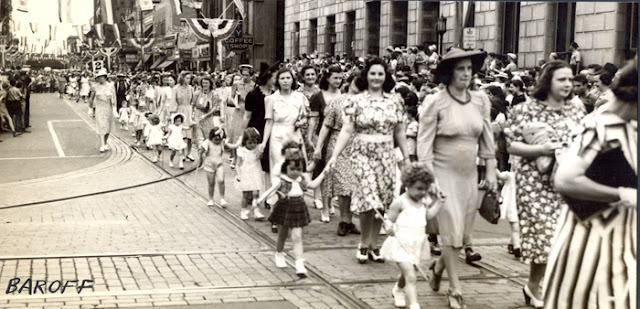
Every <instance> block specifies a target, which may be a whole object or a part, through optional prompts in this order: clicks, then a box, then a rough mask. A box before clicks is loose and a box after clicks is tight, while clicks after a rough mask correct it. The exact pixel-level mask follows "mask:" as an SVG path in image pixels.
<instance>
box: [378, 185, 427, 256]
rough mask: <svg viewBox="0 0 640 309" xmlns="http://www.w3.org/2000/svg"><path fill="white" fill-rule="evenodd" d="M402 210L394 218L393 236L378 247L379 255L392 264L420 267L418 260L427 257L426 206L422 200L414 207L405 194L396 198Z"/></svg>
mask: <svg viewBox="0 0 640 309" xmlns="http://www.w3.org/2000/svg"><path fill="white" fill-rule="evenodd" d="M397 202H399V203H403V204H404V209H403V210H402V211H401V212H400V213H399V214H398V217H397V218H396V222H395V225H396V230H395V236H389V237H387V239H385V241H384V243H382V247H380V255H382V256H383V257H384V258H385V259H386V260H388V261H393V262H399V263H400V262H404V263H413V264H417V265H420V260H421V259H423V258H428V257H429V250H426V249H427V248H428V247H427V246H426V244H427V241H426V240H427V234H426V233H425V227H426V226H427V205H426V204H424V203H425V202H424V200H423V201H421V202H420V203H419V204H418V207H416V206H415V205H414V204H415V202H412V201H409V198H408V197H407V194H406V193H405V194H403V195H401V196H399V197H398V201H397Z"/></svg>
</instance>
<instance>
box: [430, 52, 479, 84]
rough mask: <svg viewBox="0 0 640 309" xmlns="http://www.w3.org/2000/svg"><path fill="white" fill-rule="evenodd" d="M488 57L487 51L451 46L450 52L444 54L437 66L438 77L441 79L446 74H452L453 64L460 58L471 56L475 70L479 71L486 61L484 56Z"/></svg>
mask: <svg viewBox="0 0 640 309" xmlns="http://www.w3.org/2000/svg"><path fill="white" fill-rule="evenodd" d="M486 57H487V54H486V53H485V52H481V51H479V50H462V49H460V48H457V47H453V48H451V50H449V52H448V53H446V54H445V55H444V56H442V60H441V61H440V63H439V64H438V67H437V68H436V74H435V75H436V79H437V80H440V77H442V76H443V75H445V74H451V72H452V69H453V65H454V64H455V63H456V62H458V61H459V60H462V59H466V58H469V59H471V64H472V66H473V71H474V72H478V71H479V70H480V68H481V67H482V63H483V62H484V58H486Z"/></svg>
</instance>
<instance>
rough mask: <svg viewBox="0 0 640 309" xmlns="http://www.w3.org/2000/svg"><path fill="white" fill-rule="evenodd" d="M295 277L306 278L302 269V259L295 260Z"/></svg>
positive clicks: (305, 272) (305, 270)
mask: <svg viewBox="0 0 640 309" xmlns="http://www.w3.org/2000/svg"><path fill="white" fill-rule="evenodd" d="M296 275H298V277H300V278H306V277H307V269H306V268H305V267H304V259H299V260H296Z"/></svg>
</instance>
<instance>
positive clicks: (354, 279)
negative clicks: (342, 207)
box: [0, 94, 528, 309]
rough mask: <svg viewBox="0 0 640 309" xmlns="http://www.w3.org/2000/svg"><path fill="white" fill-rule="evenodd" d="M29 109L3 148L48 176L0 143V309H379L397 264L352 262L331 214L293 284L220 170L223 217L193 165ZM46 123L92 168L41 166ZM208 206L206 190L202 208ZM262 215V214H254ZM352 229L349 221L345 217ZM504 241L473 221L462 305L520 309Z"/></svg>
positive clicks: (45, 106)
mask: <svg viewBox="0 0 640 309" xmlns="http://www.w3.org/2000/svg"><path fill="white" fill-rule="evenodd" d="M32 98H35V102H36V103H35V105H36V106H40V105H42V107H38V108H37V109H34V111H32V115H34V116H33V117H34V119H39V120H37V121H34V125H33V126H34V127H33V131H34V132H33V133H31V135H24V136H21V137H17V138H15V140H16V142H17V141H18V139H23V140H24V141H22V140H21V142H23V143H28V144H29V145H34V146H29V147H32V148H28V149H37V150H38V151H41V152H42V153H41V154H38V156H45V157H50V158H46V159H37V160H42V162H43V163H42V164H43V166H45V167H48V168H49V169H48V170H47V173H42V174H38V172H37V171H32V170H30V169H38V168H41V167H39V166H34V165H31V164H32V163H25V162H24V161H27V160H29V161H33V160H36V159H26V158H22V159H20V157H24V156H28V155H27V154H26V153H27V152H24V151H22V150H20V149H16V148H14V147H20V145H22V144H10V145H11V147H8V146H7V140H11V139H13V138H12V137H7V136H8V135H6V134H5V135H4V136H3V137H4V139H5V142H4V143H3V144H0V147H1V148H0V158H12V159H11V160H10V161H9V160H5V161H9V162H11V164H8V163H6V164H4V165H0V170H1V171H2V172H1V174H2V177H0V178H3V179H6V178H7V177H11V178H10V179H9V180H5V181H4V183H0V213H1V216H0V233H1V234H2V235H3V241H2V242H0V291H5V293H2V294H0V307H3V308H14V307H15V308H17V307H21V308H24V307H25V306H26V307H29V308H31V307H34V308H112V307H123V308H129V307H143V308H146V307H166V308H179V307H180V306H186V305H189V306H194V308H195V306H198V307H197V308H261V309H267V308H393V299H392V298H391V293H390V291H391V288H392V287H393V284H394V282H395V279H396V277H397V276H398V273H399V272H398V268H397V266H395V265H393V263H384V264H374V263H367V264H364V265H360V264H358V263H357V262H356V259H355V252H356V246H357V243H358V240H359V237H358V236H354V235H349V236H346V237H339V236H337V235H336V228H337V223H338V222H337V217H336V216H334V217H332V221H331V223H322V222H320V220H319V219H320V214H319V211H318V210H315V209H312V208H310V213H311V215H312V220H313V221H312V223H311V224H310V225H309V226H308V227H306V228H305V230H304V245H305V258H306V265H307V268H308V270H309V278H307V279H303V280H300V279H298V278H297V276H296V275H295V270H294V268H293V260H292V259H291V257H288V258H287V259H288V264H289V267H288V268H285V269H279V268H276V267H275V265H274V262H273V255H274V248H275V238H276V234H273V233H271V231H270V225H269V224H268V223H267V222H257V221H254V220H253V219H251V220H248V221H242V220H240V219H239V210H240V206H239V198H240V195H239V192H238V190H237V189H236V188H235V186H234V179H233V176H232V174H233V173H232V171H231V170H230V169H229V168H228V166H225V169H226V171H225V172H226V175H225V179H226V184H227V185H226V187H227V188H226V196H225V199H226V200H227V201H228V202H229V206H228V207H227V208H226V209H223V208H220V207H218V206H214V207H207V206H206V201H207V197H206V186H207V185H206V183H207V182H206V176H205V175H204V173H203V172H201V171H198V172H196V171H195V170H194V163H191V162H186V163H185V170H179V169H171V168H169V167H168V151H165V156H164V157H163V160H162V161H161V162H159V163H157V164H153V163H151V162H150V160H149V158H150V156H151V153H150V152H149V151H147V150H145V149H144V148H138V149H134V148H133V147H130V145H131V144H132V143H133V137H131V131H124V130H120V129H119V127H118V126H116V127H114V130H113V135H114V136H115V138H112V139H110V141H109V144H110V146H111V148H112V151H110V152H107V153H106V154H103V155H100V154H99V153H98V147H97V143H96V141H97V139H96V136H95V134H93V136H92V130H93V127H94V126H93V120H92V119H91V118H90V117H89V116H88V115H87V114H86V105H85V104H83V103H75V102H72V101H70V100H65V101H63V100H60V99H58V98H57V96H56V95H53V94H38V95H36V96H33V97H32ZM32 100H33V99H32ZM49 107H51V108H49ZM38 117H40V118H38ZM53 119H69V120H74V121H73V122H70V123H71V124H67V123H65V124H64V125H61V126H55V131H56V132H58V131H59V130H60V131H65V130H70V131H72V132H71V133H69V134H71V135H66V133H60V134H59V136H62V138H60V137H59V139H60V144H61V148H62V150H63V151H64V152H65V154H66V153H67V152H69V153H76V154H77V155H76V156H96V155H97V156H98V157H99V158H100V159H101V160H99V161H95V162H92V164H88V163H81V162H78V161H64V163H62V164H60V163H59V161H57V160H71V159H74V158H68V159H60V158H53V157H56V155H57V154H58V152H57V150H56V148H55V147H53V149H51V148H50V147H51V145H50V144H51V143H52V142H51V140H52V138H51V134H50V132H48V131H49V130H48V128H47V126H43V125H42V123H46V122H47V121H50V120H53ZM77 120H81V121H77ZM66 125H70V126H71V127H66ZM41 131H47V132H46V133H47V134H44V132H41ZM65 132H66V131H65ZM76 135H77V136H78V138H77V139H76V138H69V136H72V137H73V136H76ZM82 136H84V137H82ZM62 140H64V142H62ZM11 142H12V143H13V141H11ZM47 147H49V148H47ZM25 149H27V148H25ZM194 154H195V152H194ZM34 156H35V154H34ZM75 159H80V158H75ZM75 159H74V160H75ZM3 162H4V161H2V160H0V164H2V163H3ZM21 164H22V165H21ZM227 164H228V163H225V165H227ZM18 166H23V167H25V169H20V168H17V167H18ZM50 166H55V169H54V168H52V167H50ZM45 169H46V168H45ZM15 174H17V175H15ZM219 198H220V197H219V196H218V192H216V197H215V199H214V200H215V201H219ZM308 202H309V203H308V204H309V205H311V203H310V202H311V200H310V199H309V200H308ZM262 211H263V213H264V214H265V215H267V213H268V210H265V209H263V210H262ZM354 222H355V223H356V225H357V224H358V221H357V218H355V220H354ZM508 235H509V227H508V225H507V224H504V223H500V224H498V225H490V224H488V223H486V222H485V221H484V220H483V219H482V218H478V219H477V220H476V225H475V227H474V243H475V247H474V248H475V250H476V251H477V252H479V253H480V254H482V256H483V258H482V260H481V261H479V262H478V263H476V264H475V265H473V266H471V265H467V264H464V262H462V263H461V266H460V275H461V282H462V287H463V288H462V289H463V295H464V297H465V301H466V303H467V305H468V308H524V307H526V306H525V304H524V300H523V299H522V292H521V290H522V285H523V284H524V283H525V282H526V278H527V275H528V266H526V265H524V264H522V263H521V262H519V261H517V260H516V259H515V258H514V257H513V256H510V255H509V254H508V253H507V249H506V245H507V243H508ZM285 250H290V243H287V246H286V247H285ZM461 258H462V255H461ZM430 261H431V260H430V259H425V260H423V261H422V262H421V268H423V269H425V270H426V269H427V268H428V265H429V264H430ZM15 278H19V279H20V280H21V281H20V283H19V284H15V286H14V287H15V288H16V289H19V288H21V287H22V285H23V283H24V282H25V281H26V280H27V279H29V278H31V279H32V280H33V281H34V283H33V285H34V286H35V281H36V280H46V281H47V284H46V287H50V285H51V283H52V282H54V281H56V280H61V281H63V282H64V281H66V280H78V281H80V282H82V280H93V281H94V283H93V285H92V286H91V287H89V288H86V289H84V290H82V291H81V293H78V292H77V290H76V289H75V288H74V287H75V286H77V285H78V284H80V283H72V284H71V286H72V287H70V288H68V289H67V290H66V291H65V293H61V291H56V289H55V288H53V289H52V290H53V291H54V292H51V291H50V290H47V289H46V288H45V293H46V294H43V293H41V292H40V291H39V290H37V289H35V290H34V289H31V291H32V293H31V295H30V293H28V290H29V289H28V286H25V287H24V289H23V290H22V293H18V291H15V292H13V293H6V292H7V288H10V287H11V285H10V283H12V282H13V283H15V282H16V281H15ZM12 279H13V281H12ZM54 285H55V284H54ZM447 289H448V283H447V276H446V274H445V276H444V281H443V284H442V287H441V290H440V292H433V291H431V289H430V288H429V286H428V283H427V282H426V281H425V280H424V279H421V280H420V281H419V282H418V298H419V302H420V304H421V306H422V308H447V301H446V297H445V294H444V293H445V292H446V290H447Z"/></svg>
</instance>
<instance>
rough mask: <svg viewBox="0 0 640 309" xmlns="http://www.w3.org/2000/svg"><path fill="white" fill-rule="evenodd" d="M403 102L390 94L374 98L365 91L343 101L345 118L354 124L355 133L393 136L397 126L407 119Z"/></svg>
mask: <svg viewBox="0 0 640 309" xmlns="http://www.w3.org/2000/svg"><path fill="white" fill-rule="evenodd" d="M401 100H402V99H400V97H399V96H396V95H392V94H389V93H383V95H382V97H381V98H374V97H372V96H371V94H370V93H369V91H366V90H365V91H364V92H362V93H360V94H357V95H353V96H351V97H349V98H347V99H346V100H344V101H343V111H344V117H345V120H346V121H349V122H351V123H353V124H354V129H355V133H361V134H384V135H389V134H393V133H394V129H395V127H396V124H397V123H399V122H405V121H406V118H407V116H406V113H405V110H404V106H403V104H402V101H401Z"/></svg>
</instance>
